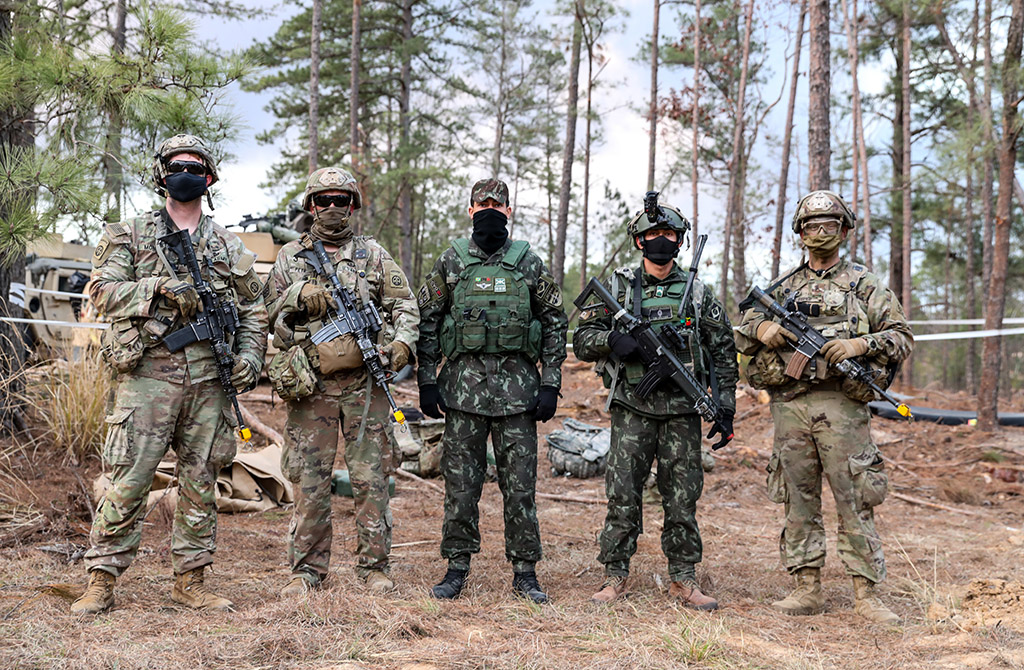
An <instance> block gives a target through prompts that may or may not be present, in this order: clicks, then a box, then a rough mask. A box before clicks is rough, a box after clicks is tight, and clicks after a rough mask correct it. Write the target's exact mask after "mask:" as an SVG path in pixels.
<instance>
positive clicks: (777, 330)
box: [757, 321, 796, 349]
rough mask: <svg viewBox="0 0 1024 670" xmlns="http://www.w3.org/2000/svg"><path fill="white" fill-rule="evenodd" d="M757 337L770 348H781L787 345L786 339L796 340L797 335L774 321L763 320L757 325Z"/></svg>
mask: <svg viewBox="0 0 1024 670" xmlns="http://www.w3.org/2000/svg"><path fill="white" fill-rule="evenodd" d="M757 339H758V340H760V341H761V344H763V345H764V346H765V347H766V348H768V349H779V348H781V347H783V346H785V345H786V340H789V341H790V342H796V335H794V334H793V333H791V332H790V331H788V330H786V329H785V328H783V327H782V325H781V324H778V323H775V322H774V321H762V322H761V323H760V324H758V326H757Z"/></svg>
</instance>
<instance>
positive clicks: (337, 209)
mask: <svg viewBox="0 0 1024 670" xmlns="http://www.w3.org/2000/svg"><path fill="white" fill-rule="evenodd" d="M361 205H362V201H361V196H360V193H359V189H358V187H357V186H356V182H355V179H353V178H352V176H351V175H350V174H349V173H348V172H346V171H344V170H342V169H339V168H335V167H328V168H321V169H319V170H317V171H315V172H314V173H313V174H312V175H310V177H309V180H308V182H307V185H306V190H305V194H304V196H303V207H304V208H305V209H306V210H307V211H309V212H311V213H312V215H313V225H312V228H311V229H310V232H309V233H307V234H304V235H303V236H302V238H301V239H300V240H296V241H294V242H289V243H288V244H286V245H285V246H284V248H283V249H281V253H280V254H278V256H277V261H276V262H275V263H274V269H273V271H272V272H271V274H270V280H269V282H268V284H269V287H270V299H269V302H268V304H269V307H270V318H271V321H272V323H273V331H274V346H276V347H278V348H279V349H280V350H281V352H280V353H279V354H277V355H276V356H275V358H274V360H273V361H271V365H270V369H269V374H270V377H271V381H272V382H273V383H274V386H275V389H276V390H277V391H278V393H279V394H280V395H281V397H282V398H284V399H285V400H287V401H288V425H287V427H286V428H285V445H284V452H283V454H282V456H281V466H282V469H283V471H284V473H285V475H286V476H287V477H288V478H289V479H290V480H291V481H292V482H294V483H295V484H296V485H297V486H296V491H295V497H296V501H295V514H294V516H293V518H292V523H291V528H290V530H289V545H288V559H289V563H290V564H291V572H292V578H291V581H290V582H289V583H288V585H287V586H285V588H284V589H283V591H282V595H284V596H294V595H300V594H302V593H303V592H305V591H306V590H307V589H309V588H313V587H317V586H319V585H320V583H321V582H322V581H323V579H324V578H325V577H326V576H327V572H328V566H329V563H330V558H331V540H332V539H333V534H332V526H331V476H332V473H333V469H334V459H335V455H336V453H337V448H338V430H339V428H340V430H341V433H342V435H344V437H345V463H346V465H347V466H348V469H349V476H350V477H351V481H352V490H353V493H354V495H353V499H354V502H355V510H356V530H357V535H358V542H357V548H356V554H357V556H358V564H357V567H356V572H357V574H358V575H359V577H360V578H361V579H363V580H364V581H365V583H366V585H367V587H368V588H369V589H370V590H372V591H378V592H380V591H388V590H391V589H393V588H394V582H392V580H391V578H390V577H389V573H390V569H389V565H388V555H389V554H390V552H391V509H390V507H389V497H388V476H389V475H390V474H391V473H392V472H394V468H395V467H396V466H397V464H398V461H397V460H396V456H395V452H394V450H395V444H396V443H395V438H394V435H393V434H392V428H391V417H390V414H391V412H390V407H389V405H388V402H387V398H386V396H385V394H384V391H383V389H381V388H380V387H379V386H377V385H376V384H375V383H374V382H373V380H372V378H371V377H370V375H369V374H368V373H367V369H366V366H365V364H364V363H363V357H362V354H361V352H360V350H359V348H358V346H357V345H356V342H355V338H354V337H353V336H352V335H345V336H342V337H340V338H337V339H335V340H332V341H331V342H325V343H321V344H314V343H313V342H312V341H311V339H310V337H311V336H312V335H313V334H315V333H316V332H317V331H318V330H319V329H320V328H321V327H322V326H323V325H324V323H325V319H326V318H327V317H328V306H329V305H330V306H331V308H333V306H334V301H333V298H332V296H331V294H330V292H329V291H328V289H329V288H330V283H329V280H328V279H327V278H325V277H321V276H319V275H318V274H317V273H316V271H315V270H314V269H313V268H312V266H311V265H309V263H307V262H306V259H305V256H306V255H307V254H311V253H313V252H312V248H313V242H314V241H319V242H322V243H323V245H324V249H325V251H327V253H328V254H329V256H330V258H331V260H332V261H333V263H334V264H335V268H336V272H337V275H338V278H339V279H340V281H341V284H342V286H344V287H346V288H348V289H350V290H351V291H352V293H353V295H354V296H355V298H356V300H357V302H358V303H359V304H360V305H367V304H373V305H376V306H377V307H378V308H379V310H380V314H381V316H382V317H383V319H384V326H383V329H382V330H381V332H380V334H379V336H378V340H377V344H378V345H379V346H380V347H381V352H382V353H383V355H384V357H385V359H386V360H387V361H388V362H389V365H390V367H391V369H393V370H400V369H401V368H403V367H404V366H405V365H406V364H407V363H408V362H409V359H410V357H411V355H412V353H413V350H414V348H415V346H416V339H417V338H418V336H419V331H418V329H417V326H418V324H419V309H418V308H417V306H416V300H415V296H413V293H412V290H411V289H410V287H409V282H408V280H407V279H406V277H405V273H404V272H402V268H401V267H399V266H398V264H397V263H396V262H395V261H394V260H393V259H392V258H391V256H390V255H389V254H388V252H387V251H385V250H384V248H383V247H381V246H380V244H378V243H377V242H376V240H374V239H373V238H372V237H369V236H357V235H355V234H354V232H353V229H352V227H351V226H350V225H349V218H350V216H351V214H352V212H353V211H354V210H355V209H359V207H360V206H361Z"/></svg>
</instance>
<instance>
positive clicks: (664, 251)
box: [640, 235, 679, 265]
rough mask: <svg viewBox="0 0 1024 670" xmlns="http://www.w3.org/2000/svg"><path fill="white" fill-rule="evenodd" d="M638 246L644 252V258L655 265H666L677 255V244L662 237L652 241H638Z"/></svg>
mask: <svg viewBox="0 0 1024 670" xmlns="http://www.w3.org/2000/svg"><path fill="white" fill-rule="evenodd" d="M640 246H641V247H642V248H643V250H644V258H646V259H647V260H649V261H650V262H652V263H654V264H655V265H668V264H669V263H671V262H672V259H673V258H675V257H676V256H678V255H679V243H678V242H675V241H673V240H670V239H669V238H667V237H665V236H664V235H659V236H657V237H655V238H654V239H653V240H640Z"/></svg>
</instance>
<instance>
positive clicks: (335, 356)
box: [316, 334, 363, 377]
mask: <svg viewBox="0 0 1024 670" xmlns="http://www.w3.org/2000/svg"><path fill="white" fill-rule="evenodd" d="M316 353H317V357H318V358H319V359H320V373H321V374H322V375H323V376H325V377H326V376H328V375H331V374H334V373H335V372H339V371H347V370H355V369H357V368H361V367H363V352H362V351H360V349H359V344H358V343H357V342H356V338H355V336H353V335H352V334H347V335H342V336H340V337H336V338H334V339H333V340H331V341H329V342H323V343H322V344H318V345H316Z"/></svg>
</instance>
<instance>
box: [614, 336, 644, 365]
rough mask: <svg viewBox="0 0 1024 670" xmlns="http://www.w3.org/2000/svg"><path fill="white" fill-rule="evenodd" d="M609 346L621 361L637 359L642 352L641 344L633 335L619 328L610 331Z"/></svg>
mask: <svg viewBox="0 0 1024 670" xmlns="http://www.w3.org/2000/svg"><path fill="white" fill-rule="evenodd" d="M608 346H609V347H611V350H612V352H613V353H614V354H615V355H616V356H617V357H618V359H619V360H620V361H629V360H635V359H637V358H638V357H639V354H640V345H639V344H637V342H636V340H635V339H634V338H633V336H632V335H627V334H625V333H620V332H619V331H617V330H613V331H611V332H610V333H608Z"/></svg>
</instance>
